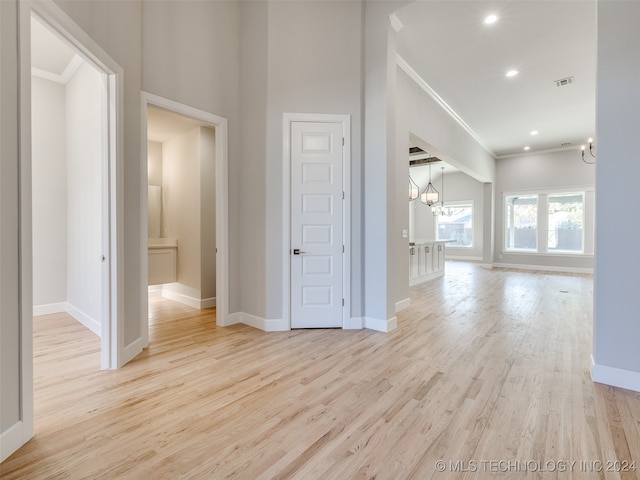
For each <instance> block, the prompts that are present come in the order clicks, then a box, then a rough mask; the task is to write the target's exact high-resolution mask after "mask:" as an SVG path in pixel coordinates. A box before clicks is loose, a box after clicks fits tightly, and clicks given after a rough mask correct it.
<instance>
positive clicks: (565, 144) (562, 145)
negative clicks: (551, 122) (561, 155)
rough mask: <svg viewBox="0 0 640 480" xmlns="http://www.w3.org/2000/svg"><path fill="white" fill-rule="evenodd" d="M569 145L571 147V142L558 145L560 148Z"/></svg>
mask: <svg viewBox="0 0 640 480" xmlns="http://www.w3.org/2000/svg"><path fill="white" fill-rule="evenodd" d="M569 145H571V142H564V143H561V144H560V146H561V147H568V146H569Z"/></svg>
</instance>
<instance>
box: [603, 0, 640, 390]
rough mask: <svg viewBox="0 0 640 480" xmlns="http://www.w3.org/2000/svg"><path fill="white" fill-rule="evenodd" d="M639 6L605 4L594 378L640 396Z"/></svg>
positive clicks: (635, 4)
mask: <svg viewBox="0 0 640 480" xmlns="http://www.w3.org/2000/svg"><path fill="white" fill-rule="evenodd" d="M638 18H640V3H638V2H618V1H612V2H598V82H597V122H596V123H597V138H596V146H597V153H598V156H597V163H596V171H597V184H596V185H597V190H598V203H597V206H596V208H597V218H598V224H597V230H596V241H597V244H596V275H595V322H594V360H595V364H596V365H595V366H594V369H593V378H594V379H595V380H596V381H599V382H604V383H609V384H613V385H619V386H623V387H625V388H631V389H634V390H637V391H640V355H638V339H639V338H640V322H638V317H639V314H638V301H637V298H638V272H639V271H640V249H639V248H638V237H639V236H640V223H639V222H638V216H637V214H636V213H635V212H634V207H635V203H636V202H635V195H637V192H638V179H639V178H640V162H638V161H637V149H638V132H639V131H640V116H639V115H638V112H639V111H640V85H639V84H638V79H639V78H640V62H638V51H640V29H638Z"/></svg>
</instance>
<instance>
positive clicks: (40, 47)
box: [31, 17, 75, 77]
mask: <svg viewBox="0 0 640 480" xmlns="http://www.w3.org/2000/svg"><path fill="white" fill-rule="evenodd" d="M74 56H75V52H74V51H73V50H71V48H69V47H68V46H67V44H66V43H64V42H63V41H62V40H60V39H59V38H58V37H57V36H56V35H54V34H53V33H51V32H50V31H49V30H48V29H47V28H46V27H45V26H44V25H43V24H42V23H40V22H39V21H38V20H36V19H35V18H33V17H31V66H32V67H35V68H37V69H39V70H42V71H45V72H49V73H52V74H53V75H56V76H59V77H63V76H64V73H65V70H66V69H67V67H69V64H70V63H71V61H72V60H73V57H74Z"/></svg>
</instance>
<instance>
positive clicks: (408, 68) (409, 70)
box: [396, 53, 496, 158]
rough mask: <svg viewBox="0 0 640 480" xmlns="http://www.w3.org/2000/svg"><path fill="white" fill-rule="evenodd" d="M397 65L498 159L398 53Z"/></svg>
mask: <svg viewBox="0 0 640 480" xmlns="http://www.w3.org/2000/svg"><path fill="white" fill-rule="evenodd" d="M396 64H397V65H398V66H399V67H400V68H401V69H402V70H403V71H404V72H405V73H406V74H407V75H409V78H411V79H412V80H413V81H414V82H415V83H416V84H417V85H418V86H419V87H420V88H421V89H422V90H424V91H425V93H426V94H427V95H429V96H430V97H431V98H432V99H433V100H434V101H435V102H436V103H437V104H438V105H439V106H440V108H442V109H443V110H444V111H445V112H446V113H448V114H449V116H450V117H451V118H453V119H454V120H455V121H456V122H457V123H458V125H460V126H461V127H462V128H463V129H464V130H465V131H466V132H467V133H468V134H469V135H471V137H472V138H473V139H474V140H475V141H476V142H478V145H480V146H481V147H482V148H484V149H485V151H486V152H487V153H488V154H489V155H491V156H492V157H493V158H495V157H496V154H495V152H494V151H493V150H491V148H489V146H488V145H487V144H485V143H484V142H483V140H482V139H481V138H480V137H479V136H478V134H477V133H476V132H474V131H473V129H472V128H471V127H470V126H469V125H468V124H467V122H465V121H464V120H463V119H462V117H461V116H460V115H458V114H457V113H456V112H455V110H454V109H453V108H451V107H450V106H449V105H448V104H447V102H445V101H444V100H443V99H442V97H441V96H440V95H438V93H437V92H436V91H435V90H434V89H433V88H431V86H430V85H429V84H428V83H427V82H426V81H425V80H424V78H422V77H421V76H420V74H419V73H418V72H416V71H415V70H414V69H413V67H412V66H411V65H409V63H408V62H407V61H406V60H405V59H404V58H402V56H400V54H399V53H396Z"/></svg>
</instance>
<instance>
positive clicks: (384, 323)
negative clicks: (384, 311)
mask: <svg viewBox="0 0 640 480" xmlns="http://www.w3.org/2000/svg"><path fill="white" fill-rule="evenodd" d="M363 318H364V327H365V328H369V329H371V330H377V331H378V332H390V331H391V330H395V329H396V328H397V326H398V318H397V317H391V318H389V319H388V320H384V319H382V318H373V317H363Z"/></svg>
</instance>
